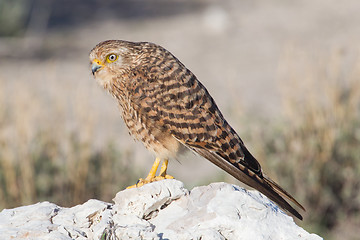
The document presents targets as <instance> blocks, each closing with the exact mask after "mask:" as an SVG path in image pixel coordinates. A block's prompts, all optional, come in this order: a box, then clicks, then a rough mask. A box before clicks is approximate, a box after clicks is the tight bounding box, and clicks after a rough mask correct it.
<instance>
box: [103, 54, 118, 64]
mask: <svg viewBox="0 0 360 240" xmlns="http://www.w3.org/2000/svg"><path fill="white" fill-rule="evenodd" d="M117 59H118V55H116V54H114V53H112V54H109V55H108V56H107V57H106V61H107V62H109V63H112V62H115V61H116V60H117Z"/></svg>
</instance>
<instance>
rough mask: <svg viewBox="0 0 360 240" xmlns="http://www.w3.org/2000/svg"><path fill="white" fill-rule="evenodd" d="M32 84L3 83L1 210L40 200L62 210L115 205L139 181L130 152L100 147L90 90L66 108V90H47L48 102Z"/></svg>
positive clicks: (0, 112)
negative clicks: (95, 202) (93, 202)
mask: <svg viewBox="0 0 360 240" xmlns="http://www.w3.org/2000/svg"><path fill="white" fill-rule="evenodd" d="M33 84H34V82H31V81H15V82H12V83H11V84H9V81H6V82H5V81H4V80H2V79H0V186H1V188H0V209H2V208H4V207H6V208H9V207H15V206H19V205H24V204H30V203H34V202H37V201H41V200H47V201H52V202H55V203H57V204H60V205H63V206H70V205H74V204H78V203H81V202H84V201H86V200H88V199H89V198H100V199H102V200H106V201H110V200H111V198H112V197H113V196H114V194H115V193H116V191H117V190H119V189H122V188H124V187H125V186H127V185H130V183H133V182H134V181H136V179H134V178H133V177H131V176H133V175H134V176H137V175H138V174H132V173H133V169H132V168H131V166H130V164H129V161H130V162H131V161H132V160H133V156H132V153H131V152H130V151H119V150H117V149H116V148H115V147H114V143H113V141H112V140H111V139H107V140H106V142H105V143H104V144H103V146H105V147H102V148H99V147H98V146H95V143H94V142H95V140H96V138H97V136H96V135H95V134H94V122H96V121H98V120H99V119H97V118H100V117H99V116H98V115H96V114H91V111H90V109H91V107H90V106H89V101H87V100H86V99H89V96H84V94H87V93H85V92H84V91H87V90H89V89H88V88H87V89H86V90H82V88H80V87H79V88H78V89H76V91H77V94H76V95H75V96H76V98H75V99H72V100H71V104H70V105H67V103H66V99H64V96H66V95H65V94H64V93H65V91H66V89H59V85H57V86H53V87H51V86H47V87H48V91H49V92H50V93H53V94H45V97H44V96H43V95H41V94H40V93H39V88H36V87H33V86H32V85H33ZM56 93H58V94H56ZM69 106H70V108H69ZM69 116H70V117H69ZM67 118H68V119H67ZM124 159H126V160H127V161H123V160H124Z"/></svg>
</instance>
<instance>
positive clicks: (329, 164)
mask: <svg viewBox="0 0 360 240" xmlns="http://www.w3.org/2000/svg"><path fill="white" fill-rule="evenodd" d="M288 50H289V51H287V54H286V56H285V57H284V59H283V60H284V61H283V62H282V63H283V65H281V66H280V69H281V71H283V72H282V73H281V81H280V82H279V83H280V89H281V92H282V96H283V99H282V100H283V108H282V109H283V115H282V117H281V118H279V121H278V122H273V123H271V124H266V125H264V126H267V127H266V128H262V130H261V131H260V132H257V133H256V134H257V135H253V139H252V141H253V144H256V145H260V146H263V147H259V149H261V150H260V151H259V153H258V158H259V159H264V162H263V165H264V167H265V169H270V170H271V176H273V177H274V178H275V179H276V180H277V182H279V183H281V185H282V186H284V187H285V188H286V189H288V190H289V192H290V193H291V194H293V195H294V196H296V198H297V199H298V200H299V201H300V202H301V203H303V205H304V206H305V208H306V213H305V218H304V222H305V224H306V225H308V229H313V230H314V231H315V232H318V233H320V235H322V236H324V237H326V235H327V234H328V236H329V237H330V235H331V234H330V232H331V231H332V232H333V233H334V232H338V231H340V230H341V229H339V226H341V225H342V223H343V222H347V225H349V226H350V225H353V227H355V226H356V223H357V222H359V216H360V59H356V60H354V59H349V58H347V57H346V54H345V55H344V54H343V53H342V51H334V52H332V53H330V54H328V55H326V56H322V57H319V56H316V54H310V53H308V52H304V51H300V50H297V49H296V48H295V49H294V48H290V49H288ZM250 135H251V134H250ZM255 142H256V143H255ZM345 231H346V230H343V231H342V232H343V234H344V236H345V235H347V234H348V233H346V232H345ZM321 233H322V234H321ZM330 239H331V238H330Z"/></svg>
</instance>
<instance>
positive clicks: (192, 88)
mask: <svg viewBox="0 0 360 240" xmlns="http://www.w3.org/2000/svg"><path fill="white" fill-rule="evenodd" d="M90 64H91V71H92V74H93V75H94V77H95V79H96V80H97V82H98V83H99V84H100V85H101V86H102V87H103V88H104V89H106V90H107V91H108V92H109V93H110V94H111V95H112V96H113V97H114V98H115V99H116V100H117V102H118V104H119V106H120V111H121V116H122V118H123V120H124V122H125V124H126V126H127V127H128V129H129V133H130V134H131V135H132V136H133V137H134V138H135V139H137V140H139V141H141V142H142V143H143V144H144V145H145V147H146V148H147V149H148V150H149V151H151V152H152V153H154V154H155V156H156V160H155V162H154V164H153V166H152V168H151V171H150V172H149V174H148V176H147V177H146V178H145V179H139V182H138V183H137V184H136V185H134V186H132V187H139V186H142V185H144V184H146V183H149V182H153V181H157V180H161V179H167V178H173V177H172V176H170V175H168V174H167V173H166V170H167V165H168V159H169V158H175V157H176V156H177V155H178V154H179V153H180V152H181V151H182V150H183V149H190V150H192V151H193V152H195V153H197V154H199V155H200V156H202V157H204V158H206V159H208V160H209V161H211V162H212V163H214V164H215V165H217V166H218V167H220V168H222V169H223V170H225V171H226V172H228V173H229V174H231V175H232V176H233V177H235V178H236V179H238V180H239V181H241V182H243V183H245V184H247V185H249V186H250V187H253V188H255V189H257V190H258V191H260V192H262V193H263V194H265V195H266V196H267V197H269V198H270V199H271V200H273V201H274V202H276V203H277V204H278V205H279V206H280V207H281V208H282V209H284V210H286V211H288V212H290V213H291V214H293V215H294V216H296V217H297V218H299V219H302V216H301V215H300V214H299V213H298V211H297V210H295V209H294V208H293V207H292V206H291V205H290V204H289V203H288V202H287V201H286V200H285V199H288V200H290V201H291V202H293V203H294V204H295V205H296V206H298V207H299V208H301V209H303V210H305V209H304V207H303V206H301V204H300V203H298V202H297V201H296V200H295V199H294V198H293V197H292V196H291V195H290V194H289V193H287V192H286V191H285V190H284V189H282V188H281V187H280V186H279V185H278V184H276V183H275V182H274V181H273V180H271V179H270V178H269V177H267V176H266V175H265V174H264V173H263V171H262V169H261V166H260V164H259V162H258V161H257V160H256V159H255V158H254V157H253V155H251V153H250V152H249V151H248V149H247V148H246V147H245V145H244V143H243V141H242V140H241V139H240V137H239V136H238V134H237V133H236V132H235V130H234V129H233V128H232V127H231V126H230V125H229V124H228V122H227V121H226V120H225V118H224V117H223V115H222V113H221V112H220V110H219V108H218V107H217V105H216V103H215V101H214V99H213V98H212V97H211V96H210V94H209V92H208V91H207V89H206V88H205V87H204V86H203V85H202V84H201V83H200V81H199V80H198V79H197V78H196V76H195V75H194V74H193V73H192V72H191V71H190V70H189V69H187V68H186V67H185V66H184V64H182V63H181V62H180V61H179V60H178V59H177V58H176V57H175V56H174V55H172V54H171V53H170V52H169V51H168V50H166V49H165V48H163V47H161V46H159V45H156V44H153V43H149V42H129V41H123V40H107V41H103V42H100V43H99V44H97V45H96V46H95V47H94V48H93V49H92V50H91V52H90ZM161 161H163V163H162V166H161V169H160V174H159V176H155V175H156V171H157V169H158V167H159V164H160V162H161Z"/></svg>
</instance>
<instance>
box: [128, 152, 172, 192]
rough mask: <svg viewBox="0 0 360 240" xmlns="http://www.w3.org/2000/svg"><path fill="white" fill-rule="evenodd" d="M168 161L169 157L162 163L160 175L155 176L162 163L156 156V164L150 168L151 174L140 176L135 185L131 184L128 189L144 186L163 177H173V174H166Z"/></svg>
mask: <svg viewBox="0 0 360 240" xmlns="http://www.w3.org/2000/svg"><path fill="white" fill-rule="evenodd" d="M168 162H169V161H168V160H167V159H166V160H164V162H163V164H162V165H161V168H160V175H159V176H156V177H155V175H156V171H157V169H158V167H159V164H160V158H156V159H155V162H154V164H153V165H152V167H151V170H150V172H149V174H148V175H147V177H146V178H145V179H142V178H140V179H139V180H138V182H137V183H136V184H135V185H132V186H129V187H127V188H126V189H129V188H135V187H141V186H143V185H145V184H147V183H151V182H155V181H160V180H163V179H173V178H174V177H173V176H170V175H167V174H166V170H167V166H168Z"/></svg>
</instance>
